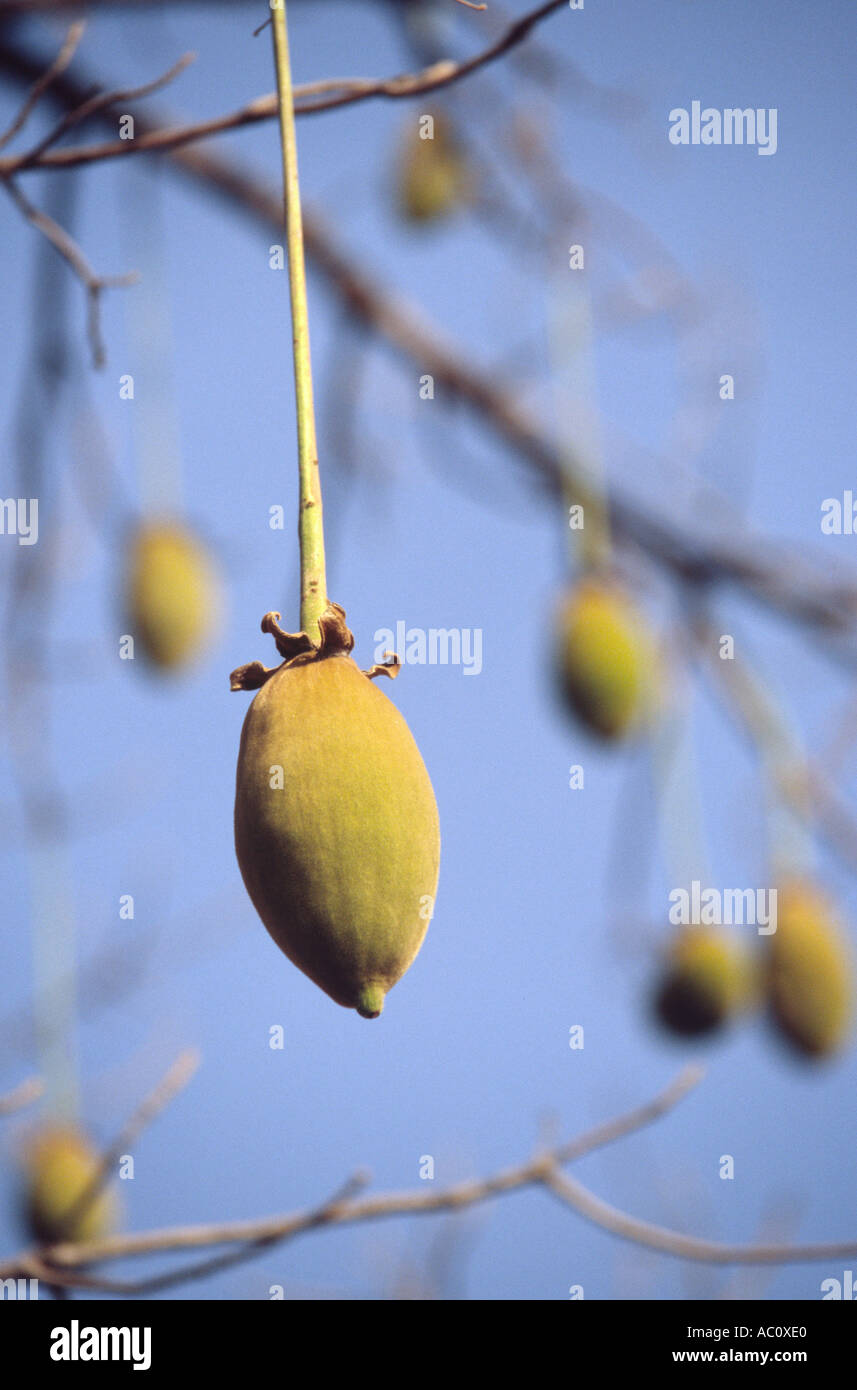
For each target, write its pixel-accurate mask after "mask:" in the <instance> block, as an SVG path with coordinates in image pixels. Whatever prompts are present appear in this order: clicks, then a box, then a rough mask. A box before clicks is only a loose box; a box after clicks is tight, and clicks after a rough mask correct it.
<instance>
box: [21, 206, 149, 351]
mask: <svg viewBox="0 0 857 1390" xmlns="http://www.w3.org/2000/svg"><path fill="white" fill-rule="evenodd" d="M4 187H5V189H6V191H7V193H8V194H9V197H10V198H11V199H12V201H13V202H14V203H15V204H16V206H17V207H18V208H19V210H20V211H21V212H22V213H23V215H24V217H26V219H27V221H28V222H30V223H31V224H32V226H34V227H35V228H36V230H37V231H39V232H41V233H42V235H43V236H45V237H47V239H48V241H49V242H50V243H51V245H52V246H53V247H54V248H55V249H56V250H57V251H58V252H59V254H60V255H61V256H62V257H63V259H64V260H66V261H67V262H68V264H69V265H70V266H71V268H72V270H73V271H74V273H75V275H76V276H77V278H78V279H79V280H80V282H81V284H82V285H83V287H84V289H85V290H86V294H87V306H88V314H87V335H88V337H89V343H90V347H91V350H92V359H93V362H94V364H95V366H96V367H101V366H103V365H104V362H105V360H106V355H105V351H104V341H103V339H102V336H101V313H100V310H101V293H102V291H103V290H106V289H111V288H115V287H116V286H121V285H135V284H137V282H138V281H139V278H140V276H139V274H138V272H137V271H136V270H132V271H129V272H128V273H127V274H125V275H98V274H96V272H95V271H94V270H93V268H92V266H91V265H90V264H89V261H88V260H87V259H86V257H85V256H84V254H83V252H82V251H81V249H80V247H79V246H78V244H77V242H76V241H75V240H74V237H72V236H71V235H70V234H69V233H68V232H67V231H66V230H65V228H64V227H61V226H60V225H59V223H58V222H55V221H54V219H53V218H52V217H49V216H48V214H47V213H46V212H42V211H41V210H40V209H39V208H37V207H35V206H34V205H33V204H32V203H31V202H30V201H29V199H28V198H26V197H25V196H24V194H23V193H22V192H21V190H20V189H19V188H18V186H17V184H15V183H13V181H12V180H11V179H6V180H5V183H4Z"/></svg>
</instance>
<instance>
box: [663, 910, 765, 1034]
mask: <svg viewBox="0 0 857 1390" xmlns="http://www.w3.org/2000/svg"><path fill="white" fill-rule="evenodd" d="M754 994H755V972H754V969H753V964H752V958H751V956H750V953H749V951H748V950H747V949H746V947H744V946H743V945H742V944H741V943H739V942H738V941H736V940H735V938H734V937H733V936H732V935H731V934H729V933H727V932H724V931H723V930H722V928H713V927H703V926H692V927H683V928H682V930H681V931H680V932H679V934H678V936H677V937H676V938H675V940H674V941H673V942H672V944H671V946H670V949H669V952H668V954H667V959H666V962H665V969H664V973H663V977H662V979H661V982H660V985H659V986H658V990H657V994H656V997H655V1012H656V1014H657V1016H658V1019H659V1020H660V1022H661V1023H662V1024H663V1026H664V1027H665V1028H667V1029H668V1030H669V1031H670V1032H671V1033H677V1034H679V1035H680V1036H682V1037H696V1036H698V1035H700V1034H702V1033H710V1032H713V1031H714V1030H715V1029H716V1028H719V1027H720V1026H721V1025H722V1024H724V1023H725V1022H727V1020H729V1019H731V1018H733V1017H735V1015H736V1014H739V1013H741V1012H742V1011H743V1010H744V1009H746V1008H747V1007H748V1005H749V1004H750V1003H751V1001H752V999H753V997H754Z"/></svg>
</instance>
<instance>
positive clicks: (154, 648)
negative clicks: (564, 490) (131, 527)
mask: <svg viewBox="0 0 857 1390" xmlns="http://www.w3.org/2000/svg"><path fill="white" fill-rule="evenodd" d="M217 601H218V584H217V579H216V576H215V573H214V568H213V566H212V564H211V561H210V560H209V557H208V555H207V553H206V551H205V550H204V548H203V547H202V545H201V544H200V542H199V541H198V540H197V539H196V537H195V536H193V535H192V534H191V532H190V531H188V530H186V529H185V528H184V527H183V526H180V525H179V524H178V523H177V522H172V521H155V522H147V523H145V524H143V525H142V526H140V527H139V528H138V530H137V531H136V533H135V534H134V536H133V538H132V541H131V553H130V559H129V567H128V578H127V591H126V607H127V612H128V617H129V621H130V624H131V632H132V634H133V636H134V638H135V639H136V640H137V641H139V644H140V646H141V647H142V650H143V653H144V655H145V656H146V658H147V659H148V660H149V662H151V664H152V665H153V666H155V667H157V668H159V669H160V670H163V671H176V670H178V669H180V668H181V667H184V666H187V665H188V664H189V663H190V662H192V661H193V660H194V658H195V657H196V656H197V655H198V654H199V652H200V650H201V648H202V647H203V646H204V645H205V643H206V641H207V640H208V637H209V635H210V633H211V631H212V626H213V617H214V613H215V610H216V607H217Z"/></svg>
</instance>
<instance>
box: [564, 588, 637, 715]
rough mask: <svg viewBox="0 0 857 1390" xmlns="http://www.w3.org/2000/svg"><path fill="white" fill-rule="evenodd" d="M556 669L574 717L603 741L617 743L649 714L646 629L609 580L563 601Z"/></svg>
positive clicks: (625, 596) (576, 591)
mask: <svg viewBox="0 0 857 1390" xmlns="http://www.w3.org/2000/svg"><path fill="white" fill-rule="evenodd" d="M557 630H558V653H557V657H558V668H559V676H560V681H561V686H562V690H563V693H564V695H565V698H566V701H567V703H568V704H569V706H570V707H571V710H572V712H573V713H574V714H575V715H576V717H577V718H578V719H579V720H580V721H581V722H582V723H583V724H584V725H585V726H586V727H587V728H588V729H590V730H591V731H592V732H593V733H596V734H598V735H599V736H600V737H601V738H604V739H611V740H612V739H620V738H622V737H623V736H625V735H627V734H629V733H631V732H632V731H633V730H635V729H636V728H638V727H639V726H640V725H641V724H642V723H643V722H644V721H645V720H646V718H647V717H649V716H650V714H651V712H652V703H653V695H654V690H655V683H656V662H657V655H656V651H655V647H654V643H653V642H652V640H651V637H650V634H649V631H648V627H647V625H646V623H645V620H644V618H643V617H642V615H641V614H640V613H639V612H638V611H637V608H636V607H635V605H634V604H633V603H632V602H631V599H630V598H629V597H628V595H627V594H626V593H625V592H624V590H623V589H622V588H621V587H620V586H619V585H618V584H617V583H616V582H615V581H614V580H612V579H606V578H596V577H595V576H589V577H587V578H585V579H582V580H580V581H579V583H577V584H576V585H575V586H574V587H573V588H572V589H571V590H570V592H569V593H568V594H567V595H566V596H565V598H564V599H563V601H562V603H561V605H560V609H559V615H558V622H557Z"/></svg>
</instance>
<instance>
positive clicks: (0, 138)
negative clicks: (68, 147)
mask: <svg viewBox="0 0 857 1390" xmlns="http://www.w3.org/2000/svg"><path fill="white" fill-rule="evenodd" d="M85 29H86V20H78V21H77V22H76V23H74V24H72V26H71V27H70V29H69V31H68V34H67V35H66V40H65V43H64V44H63V46H62V48H61V49H60V51H59V53H58V54H57V56H56V58H54V61H53V62H52V63H51V64H50V66H49V67H47V68H46V69H45V71H44V72H43V73H42V75H41V77H40V78H39V79H38V81H36V82H34V83H33V86H32V88H31V89H30V91H29V92H28V93H27V97H26V100H25V101H24V103H23V105H22V107H21V109H20V111H19V112H18V114H17V116H16V117H15V119H14V120H13V121H12V124H11V125H10V126H9V127H8V129H7V130H6V131H5V132H4V134H3V135H0V150H2V149H3V148H4V146H6V145H8V143H9V141H10V140H12V139H14V137H15V136H16V135H17V134H18V131H19V130H23V128H24V126H25V125H26V123H27V121H28V119H29V117H30V113H31V112H32V111H33V110H34V109H35V107H36V106H37V105H38V102H39V100H40V98H41V97H42V95H43V94H44V93H45V92H46V91H47V89H48V87H49V86H50V85H51V83H52V82H53V81H54V79H55V78H57V77H59V75H60V73H61V72H65V69H66V68H67V67H68V65H69V63H70V62H71V60H72V58H73V57H74V55H75V52H76V50H77V46H78V44H79V43H80V41H81V39H82V38H83V33H84V30H85Z"/></svg>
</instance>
